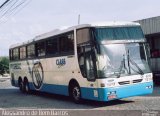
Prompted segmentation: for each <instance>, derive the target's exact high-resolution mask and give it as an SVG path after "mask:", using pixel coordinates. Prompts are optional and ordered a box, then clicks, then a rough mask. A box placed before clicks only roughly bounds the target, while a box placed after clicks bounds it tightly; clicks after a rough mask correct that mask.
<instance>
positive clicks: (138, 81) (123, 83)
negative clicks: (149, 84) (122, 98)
mask: <svg viewBox="0 0 160 116" xmlns="http://www.w3.org/2000/svg"><path fill="white" fill-rule="evenodd" d="M142 80H143V79H137V80H133V81H122V82H118V83H119V84H120V85H126V84H131V83H140V82H142Z"/></svg>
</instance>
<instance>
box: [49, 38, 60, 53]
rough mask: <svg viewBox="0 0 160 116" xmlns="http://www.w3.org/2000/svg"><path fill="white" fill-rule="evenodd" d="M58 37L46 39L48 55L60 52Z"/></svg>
mask: <svg viewBox="0 0 160 116" xmlns="http://www.w3.org/2000/svg"><path fill="white" fill-rule="evenodd" d="M57 42H58V41H57V39H56V38H55V39H52V38H51V39H49V40H47V41H46V54H47V55H52V54H57V53H58V46H57V45H58V44H57Z"/></svg>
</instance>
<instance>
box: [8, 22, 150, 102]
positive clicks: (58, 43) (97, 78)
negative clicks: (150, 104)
mask: <svg viewBox="0 0 160 116" xmlns="http://www.w3.org/2000/svg"><path fill="white" fill-rule="evenodd" d="M9 54H10V75H11V84H12V85H13V86H15V87H19V89H20V91H22V92H24V93H29V92H30V91H39V92H47V93H50V94H60V95H64V96H70V97H71V98H72V100H73V101H74V102H75V103H79V102H80V101H81V100H82V99H89V100H95V101H111V100H116V99H122V98H128V97H132V96H139V95H146V94H151V93H152V91H153V79H152V72H151V70H150V66H149V62H150V60H149V58H150V53H149V46H148V43H147V42H146V39H145V37H144V34H143V32H142V29H141V26H140V24H138V23H134V22H101V23H90V24H80V25H77V26H72V27H66V28H63V29H56V30H54V31H51V32H48V33H44V34H42V35H39V36H36V37H35V38H33V39H32V40H29V41H27V42H23V43H20V44H15V45H11V46H10V49H9Z"/></svg>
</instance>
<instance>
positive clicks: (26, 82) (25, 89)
mask: <svg viewBox="0 0 160 116" xmlns="http://www.w3.org/2000/svg"><path fill="white" fill-rule="evenodd" d="M23 85H24V86H23V90H24V93H30V88H29V83H28V80H24V82H23Z"/></svg>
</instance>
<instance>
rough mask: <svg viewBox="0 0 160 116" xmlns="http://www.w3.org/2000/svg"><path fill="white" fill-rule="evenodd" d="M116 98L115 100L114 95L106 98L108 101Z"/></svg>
mask: <svg viewBox="0 0 160 116" xmlns="http://www.w3.org/2000/svg"><path fill="white" fill-rule="evenodd" d="M116 98H117V96H116V95H109V96H108V100H111V99H116Z"/></svg>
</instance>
